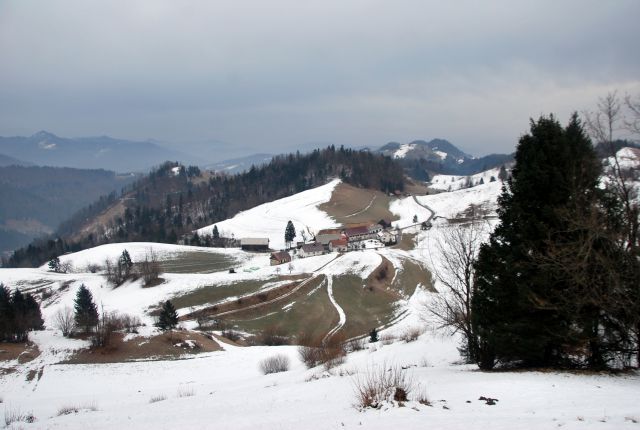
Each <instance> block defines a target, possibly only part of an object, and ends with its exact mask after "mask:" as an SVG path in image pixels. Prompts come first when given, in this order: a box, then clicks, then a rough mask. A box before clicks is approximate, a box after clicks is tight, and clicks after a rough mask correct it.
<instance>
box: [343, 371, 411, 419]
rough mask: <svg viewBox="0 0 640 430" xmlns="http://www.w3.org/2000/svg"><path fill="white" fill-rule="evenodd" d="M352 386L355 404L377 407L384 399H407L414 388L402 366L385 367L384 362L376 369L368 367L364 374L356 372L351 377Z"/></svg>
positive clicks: (403, 400)
mask: <svg viewBox="0 0 640 430" xmlns="http://www.w3.org/2000/svg"><path fill="white" fill-rule="evenodd" d="M353 387H354V392H355V396H356V406H358V407H360V408H379V407H381V406H382V403H383V402H386V401H391V400H396V401H398V402H405V401H407V400H408V399H409V396H410V394H411V393H412V391H413V389H414V383H413V380H412V378H410V377H409V376H407V374H406V371H405V369H403V368H402V367H400V366H391V367H388V368H387V366H386V364H383V365H382V366H380V367H378V368H377V369H374V368H369V369H367V371H366V372H365V373H364V374H358V375H357V376H356V377H355V378H354V379H353Z"/></svg>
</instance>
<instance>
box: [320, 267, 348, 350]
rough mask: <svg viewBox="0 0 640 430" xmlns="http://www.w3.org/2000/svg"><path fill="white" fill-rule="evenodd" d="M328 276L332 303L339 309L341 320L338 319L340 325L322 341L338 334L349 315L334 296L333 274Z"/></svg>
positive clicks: (328, 290)
mask: <svg viewBox="0 0 640 430" xmlns="http://www.w3.org/2000/svg"><path fill="white" fill-rule="evenodd" d="M326 276H327V293H328V294H329V300H331V304H333V307H334V308H336V311H338V315H339V316H340V320H339V321H338V325H336V326H335V327H334V328H332V329H331V330H329V333H327V335H326V336H325V337H324V339H322V342H326V341H327V340H329V339H330V338H331V336H333V335H334V334H336V333H337V332H338V330H340V329H341V328H342V327H343V326H344V324H345V323H346V322H347V315H346V314H345V313H344V309H342V308H341V307H340V305H339V304H338V302H337V301H336V299H335V297H333V276H331V275H326Z"/></svg>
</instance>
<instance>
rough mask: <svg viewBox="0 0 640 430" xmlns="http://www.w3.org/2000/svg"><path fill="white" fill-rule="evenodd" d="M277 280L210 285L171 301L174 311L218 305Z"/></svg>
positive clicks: (253, 291)
mask: <svg viewBox="0 0 640 430" xmlns="http://www.w3.org/2000/svg"><path fill="white" fill-rule="evenodd" d="M275 280H277V279H275V278H274V279H267V280H264V279H263V280H259V281H241V282H234V283H232V284H226V285H224V284H223V285H210V286H206V287H203V288H199V289H197V290H194V291H192V292H189V293H187V294H184V295H182V296H179V297H174V298H172V299H171V303H173V305H174V306H175V307H176V309H181V308H188V307H191V306H201V305H206V304H209V303H218V302H220V301H222V300H225V299H227V298H229V297H235V296H238V297H240V296H244V295H246V294H252V293H255V292H256V291H258V290H260V289H261V288H262V287H263V286H264V285H265V284H267V283H269V282H273V281H275Z"/></svg>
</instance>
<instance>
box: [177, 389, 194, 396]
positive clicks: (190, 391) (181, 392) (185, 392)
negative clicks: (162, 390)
mask: <svg viewBox="0 0 640 430" xmlns="http://www.w3.org/2000/svg"><path fill="white" fill-rule="evenodd" d="M195 395H196V392H195V390H194V389H193V387H183V388H180V389H179V390H178V394H177V396H178V397H193V396H195Z"/></svg>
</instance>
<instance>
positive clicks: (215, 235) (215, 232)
mask: <svg viewBox="0 0 640 430" xmlns="http://www.w3.org/2000/svg"><path fill="white" fill-rule="evenodd" d="M211 236H213V240H218V239H220V232H219V231H218V226H217V225H214V226H213V232H212V233H211Z"/></svg>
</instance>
